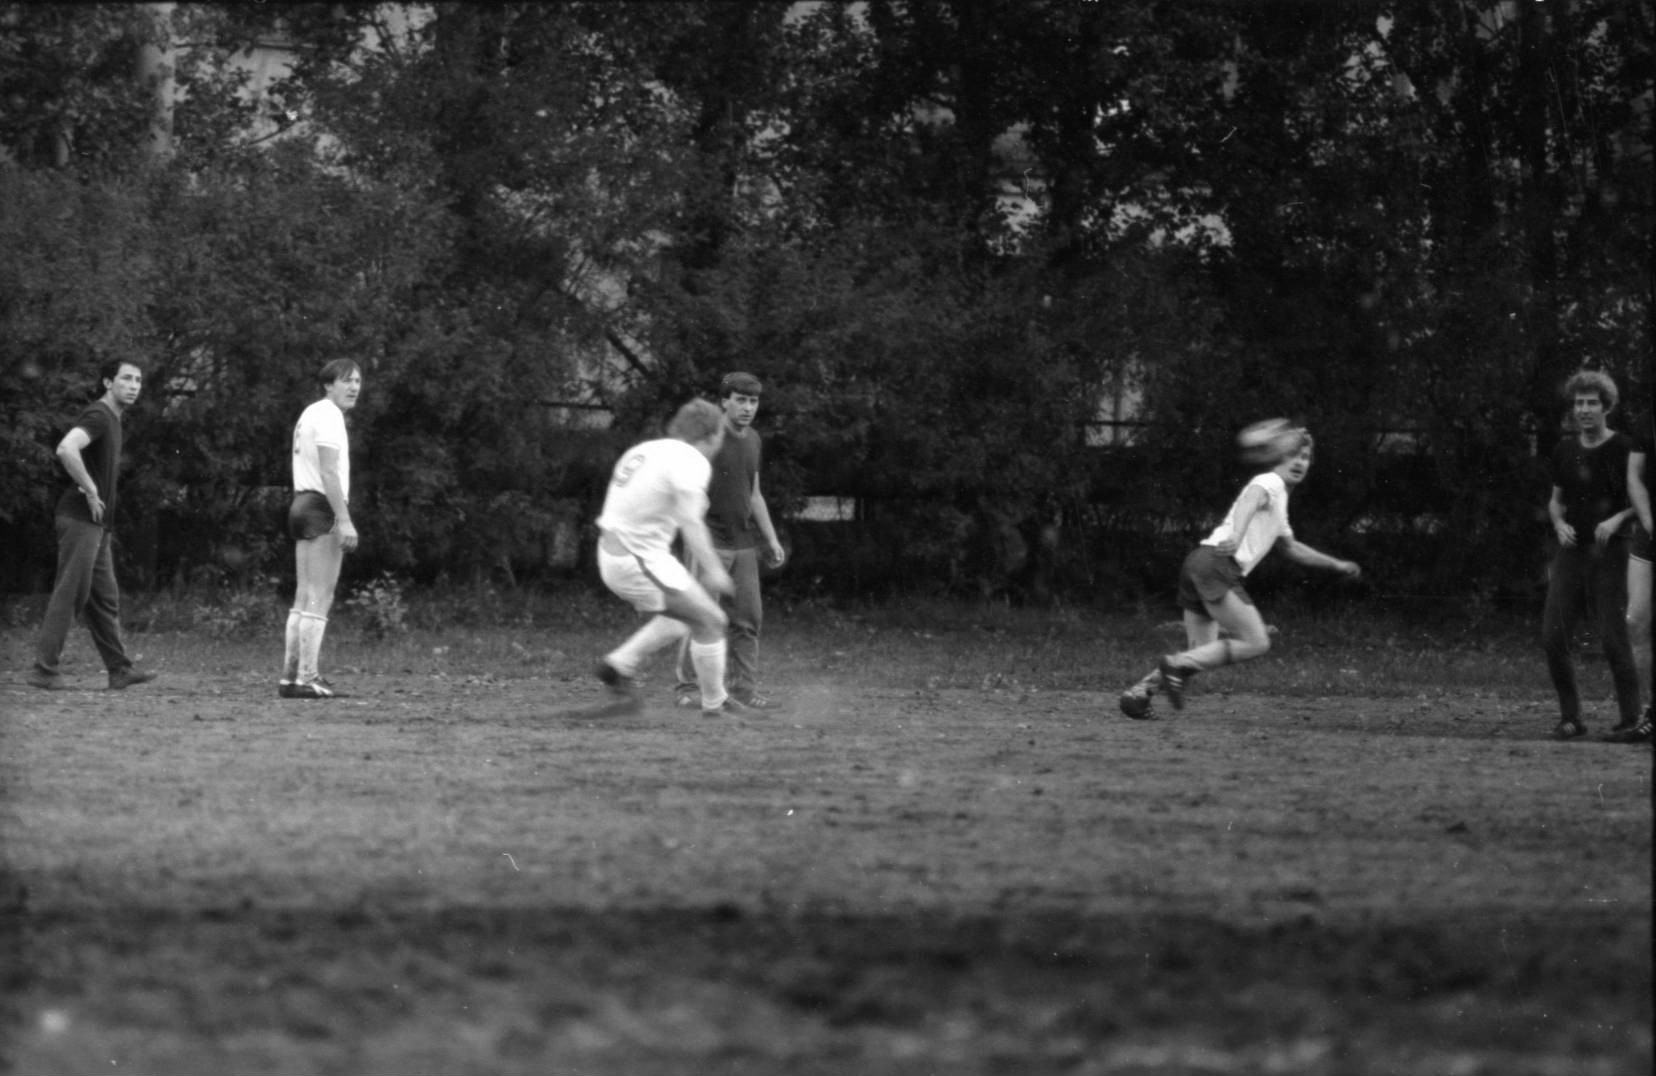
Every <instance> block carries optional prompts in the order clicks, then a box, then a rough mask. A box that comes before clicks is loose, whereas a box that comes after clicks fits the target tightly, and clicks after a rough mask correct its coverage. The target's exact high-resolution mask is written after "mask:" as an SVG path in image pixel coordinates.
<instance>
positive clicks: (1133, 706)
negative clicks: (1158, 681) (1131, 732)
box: [1121, 684, 1150, 721]
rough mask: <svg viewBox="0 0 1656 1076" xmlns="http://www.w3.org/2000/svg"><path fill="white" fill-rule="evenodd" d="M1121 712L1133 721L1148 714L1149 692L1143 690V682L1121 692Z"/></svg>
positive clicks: (1139, 719)
mask: <svg viewBox="0 0 1656 1076" xmlns="http://www.w3.org/2000/svg"><path fill="white" fill-rule="evenodd" d="M1121 712H1122V713H1124V714H1126V715H1127V716H1128V717H1130V718H1132V719H1133V720H1134V721H1143V720H1145V719H1147V718H1148V717H1149V716H1150V692H1148V691H1146V690H1144V685H1143V684H1135V685H1133V686H1132V687H1130V688H1128V689H1127V690H1126V691H1123V692H1122V693H1121Z"/></svg>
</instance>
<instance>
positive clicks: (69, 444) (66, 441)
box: [57, 426, 104, 523]
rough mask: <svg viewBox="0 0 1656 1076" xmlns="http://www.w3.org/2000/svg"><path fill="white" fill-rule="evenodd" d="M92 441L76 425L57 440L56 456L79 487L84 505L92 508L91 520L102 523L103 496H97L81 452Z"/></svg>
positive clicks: (95, 484)
mask: <svg viewBox="0 0 1656 1076" xmlns="http://www.w3.org/2000/svg"><path fill="white" fill-rule="evenodd" d="M91 443H92V435H91V434H89V433H87V432H86V431H85V430H84V429H82V428H81V427H79V426H76V427H75V428H74V429H72V430H70V431H69V432H68V433H66V434H64V435H63V440H61V441H59V442H58V446H57V458H58V462H59V463H61V464H63V469H64V470H65V471H67V472H69V479H70V481H72V482H74V483H75V485H77V486H79V487H80V491H81V493H82V494H84V495H85V497H86V506H87V507H88V508H89V509H91V510H92V522H94V523H102V522H103V514H104V503H103V498H102V497H100V496H98V484H97V483H96V482H94V481H92V474H91V472H90V471H88V470H87V469H86V460H85V459H83V458H82V457H81V452H82V451H83V450H84V449H85V448H86V446H87V445H89V444H91Z"/></svg>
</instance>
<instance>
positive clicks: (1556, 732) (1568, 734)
mask: <svg viewBox="0 0 1656 1076" xmlns="http://www.w3.org/2000/svg"><path fill="white" fill-rule="evenodd" d="M1585 735H1587V726H1586V725H1583V724H1582V723H1581V721H1580V720H1579V719H1578V718H1574V717H1566V718H1565V719H1564V720H1562V721H1560V722H1559V723H1558V724H1557V725H1555V726H1553V739H1555V740H1574V739H1578V738H1580V737H1582V736H1585Z"/></svg>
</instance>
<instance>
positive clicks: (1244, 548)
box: [1202, 471, 1294, 575]
mask: <svg viewBox="0 0 1656 1076" xmlns="http://www.w3.org/2000/svg"><path fill="white" fill-rule="evenodd" d="M1255 487H1258V488H1259V489H1261V490H1263V491H1264V493H1265V504H1264V506H1263V507H1261V508H1260V509H1259V510H1257V511H1256V512H1254V514H1253V518H1252V519H1250V520H1249V521H1248V529H1247V532H1246V533H1244V534H1243V535H1242V536H1241V540H1240V541H1239V542H1237V547H1236V564H1237V567H1239V568H1241V569H1242V574H1243V575H1247V574H1248V573H1249V572H1251V571H1253V570H1254V566H1255V565H1257V564H1258V563H1259V562H1260V561H1262V560H1264V559H1265V554H1267V553H1269V552H1270V551H1271V547H1272V546H1274V545H1276V544H1277V541H1278V539H1281V538H1290V539H1291V538H1293V537H1294V528H1293V527H1291V526H1289V525H1288V483H1286V482H1284V481H1283V480H1282V476H1281V475H1279V474H1277V473H1276V472H1275V471H1266V472H1265V473H1264V474H1256V475H1254V476H1253V478H1252V479H1250V480H1249V481H1248V484H1247V485H1246V486H1243V487H1242V492H1241V493H1239V494H1237V497H1236V501H1235V503H1233V504H1232V505H1231V508H1230V511H1229V512H1227V513H1226V514H1225V521H1224V522H1223V523H1221V524H1219V526H1218V527H1216V528H1215V529H1214V531H1213V533H1212V534H1210V535H1208V537H1207V540H1206V541H1205V542H1203V543H1202V544H1203V545H1218V544H1219V543H1220V542H1226V541H1233V540H1235V539H1236V538H1237V534H1236V517H1237V515H1238V514H1239V512H1240V509H1241V505H1242V500H1243V498H1245V497H1246V496H1247V495H1248V491H1249V490H1250V489H1254V488H1255Z"/></svg>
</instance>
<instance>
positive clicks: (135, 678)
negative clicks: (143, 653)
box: [109, 665, 160, 691]
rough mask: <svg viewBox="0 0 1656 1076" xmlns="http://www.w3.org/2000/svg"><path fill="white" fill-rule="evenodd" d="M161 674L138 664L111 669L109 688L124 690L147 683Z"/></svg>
mask: <svg viewBox="0 0 1656 1076" xmlns="http://www.w3.org/2000/svg"><path fill="white" fill-rule="evenodd" d="M158 675H160V674H158V673H156V672H153V671H151V670H149V669H140V668H138V667H137V666H136V665H128V666H127V667H126V668H124V669H111V670H110V673H109V690H111V691H124V690H125V689H127V688H129V687H136V686H137V685H139V684H147V683H149V682H150V681H151V680H154V679H155V678H156V676H158Z"/></svg>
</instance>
